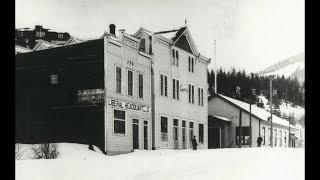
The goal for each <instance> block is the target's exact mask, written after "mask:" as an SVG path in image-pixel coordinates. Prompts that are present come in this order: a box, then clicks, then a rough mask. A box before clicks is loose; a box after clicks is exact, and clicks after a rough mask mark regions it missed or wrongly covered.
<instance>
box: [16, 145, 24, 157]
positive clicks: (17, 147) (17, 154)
mask: <svg viewBox="0 0 320 180" xmlns="http://www.w3.org/2000/svg"><path fill="white" fill-rule="evenodd" d="M15 146H16V147H15V159H16V160H19V159H21V157H22V155H23V151H22V149H21V148H22V144H16V145H15Z"/></svg>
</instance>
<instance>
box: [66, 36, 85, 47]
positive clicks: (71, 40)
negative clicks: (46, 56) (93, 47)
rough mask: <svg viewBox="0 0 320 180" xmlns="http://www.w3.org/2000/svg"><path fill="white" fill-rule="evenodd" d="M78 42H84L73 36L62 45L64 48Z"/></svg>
mask: <svg viewBox="0 0 320 180" xmlns="http://www.w3.org/2000/svg"><path fill="white" fill-rule="evenodd" d="M80 42H84V40H81V39H79V38H76V37H74V36H70V38H69V39H68V41H67V42H66V43H65V44H64V46H66V45H70V44H76V43H80Z"/></svg>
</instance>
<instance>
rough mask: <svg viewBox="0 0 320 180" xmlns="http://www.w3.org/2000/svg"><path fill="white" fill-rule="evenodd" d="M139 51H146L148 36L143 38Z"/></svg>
mask: <svg viewBox="0 0 320 180" xmlns="http://www.w3.org/2000/svg"><path fill="white" fill-rule="evenodd" d="M139 51H141V52H144V53H145V52H146V38H141V40H140V45H139Z"/></svg>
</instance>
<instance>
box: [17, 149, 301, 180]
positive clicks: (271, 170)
mask: <svg viewBox="0 0 320 180" xmlns="http://www.w3.org/2000/svg"><path fill="white" fill-rule="evenodd" d="M87 147H88V146H87V145H79V144H70V143H62V144H59V149H60V156H59V157H58V159H54V160H43V159H41V160H30V159H25V160H16V180H44V179H46V180H71V179H77V180H85V179H90V180H100V179H123V180H131V179H137V180H138V179H152V180H154V179H216V180H224V179H225V180H232V179H234V180H241V179H245V180H258V179H259V180H270V179H272V180H276V179H281V180H286V179H288V180H303V179H304V172H305V171H304V149H303V148H295V149H293V148H292V149H289V148H273V149H272V148H251V149H249V148H246V149H245V148H242V149H238V148H233V149H208V150H197V151H193V150H155V151H151V150H149V151H145V150H137V151H135V152H133V153H129V154H123V155H117V156H106V155H104V154H102V153H101V152H94V151H90V150H88V149H87ZM28 153H29V152H26V153H25V154H27V155H26V156H30V154H29V155H28ZM124 172H125V173H124Z"/></svg>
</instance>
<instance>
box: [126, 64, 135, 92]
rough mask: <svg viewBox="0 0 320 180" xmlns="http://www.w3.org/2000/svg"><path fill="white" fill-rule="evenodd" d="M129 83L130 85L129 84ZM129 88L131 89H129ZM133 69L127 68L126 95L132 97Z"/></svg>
mask: <svg viewBox="0 0 320 180" xmlns="http://www.w3.org/2000/svg"><path fill="white" fill-rule="evenodd" d="M129 72H131V84H130V82H129V80H130V79H129ZM130 85H131V86H130ZM130 88H131V89H130ZM133 89H134V88H133V70H131V69H127V95H128V96H130V97H132V96H133ZM130 90H131V94H129V91H130Z"/></svg>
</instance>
